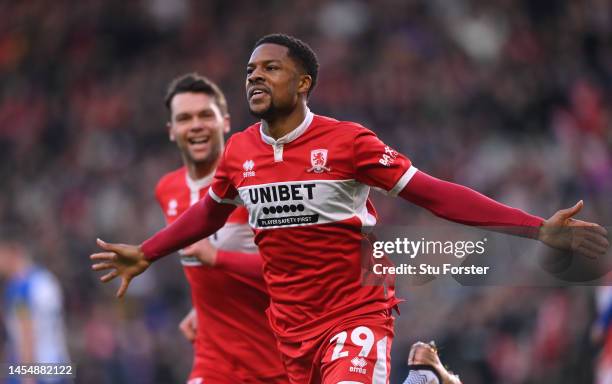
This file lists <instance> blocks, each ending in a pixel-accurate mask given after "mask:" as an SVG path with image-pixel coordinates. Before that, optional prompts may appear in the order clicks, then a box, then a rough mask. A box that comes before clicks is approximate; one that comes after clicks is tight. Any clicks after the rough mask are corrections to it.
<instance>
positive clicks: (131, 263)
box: [89, 239, 151, 297]
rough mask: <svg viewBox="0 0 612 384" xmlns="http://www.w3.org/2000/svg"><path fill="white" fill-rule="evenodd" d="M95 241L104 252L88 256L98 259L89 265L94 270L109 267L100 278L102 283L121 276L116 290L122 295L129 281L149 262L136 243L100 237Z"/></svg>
mask: <svg viewBox="0 0 612 384" xmlns="http://www.w3.org/2000/svg"><path fill="white" fill-rule="evenodd" d="M96 243H97V244H98V246H99V247H100V248H102V249H103V250H104V251H105V252H100V253H94V254H93V255H91V256H89V258H90V259H91V260H94V261H99V263H96V264H94V265H92V266H91V269H93V270H94V271H104V270H107V269H111V271H110V272H108V273H107V274H106V275H104V276H102V277H101V278H100V281H102V282H103V283H108V282H109V281H111V280H113V279H114V278H115V277H121V286H120V287H119V290H118V291H117V297H122V296H123V295H124V294H125V292H126V291H127V288H128V285H129V284H130V281H131V280H132V279H133V278H134V277H135V276H138V275H140V274H141V273H143V272H144V271H145V270H146V269H147V268H149V265H151V262H150V261H148V260H146V259H145V257H144V253H143V252H142V250H141V249H140V247H139V246H137V245H129V244H112V243H106V242H104V241H102V240H100V239H97V240H96Z"/></svg>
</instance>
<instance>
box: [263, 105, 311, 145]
mask: <svg viewBox="0 0 612 384" xmlns="http://www.w3.org/2000/svg"><path fill="white" fill-rule="evenodd" d="M313 117H314V114H313V113H312V112H310V109H309V108H308V107H306V116H305V117H304V121H302V123H301V124H300V125H298V126H297V128H295V129H294V130H293V131H291V132H289V133H287V134H286V135H285V136H283V137H281V138H280V139H278V140H276V139H274V138H273V137H272V136H268V135H267V134H266V131H267V130H268V124H266V122H265V121H262V122H261V125H260V126H259V133H260V134H261V139H262V140H263V141H264V142H265V143H267V144H270V145H280V144H287V143H290V142H292V141H293V140H295V139H297V138H298V137H300V136H302V134H303V133H304V132H305V131H306V129H308V127H309V126H310V123H312V118H313Z"/></svg>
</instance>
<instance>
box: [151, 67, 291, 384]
mask: <svg viewBox="0 0 612 384" xmlns="http://www.w3.org/2000/svg"><path fill="white" fill-rule="evenodd" d="M166 106H167V108H168V110H169V112H170V121H169V122H168V129H169V134H170V140H171V141H174V142H175V143H176V145H177V147H178V149H179V151H180V153H181V157H182V160H183V167H181V168H179V169H177V170H175V171H173V172H170V173H168V174H166V175H165V176H163V177H162V178H161V180H160V181H159V183H158V184H157V187H156V188H155V195H156V197H157V201H158V202H159V204H160V206H161V209H162V210H163V212H164V216H165V218H166V221H167V222H168V223H172V222H173V221H174V220H176V219H177V217H179V215H181V214H182V213H183V212H184V211H185V210H186V209H187V208H189V206H190V205H193V204H195V203H196V202H198V201H199V200H200V198H202V197H204V196H205V195H206V193H207V191H208V188H209V186H210V183H211V182H212V179H213V175H214V171H215V168H216V166H217V163H218V161H219V158H220V157H221V154H222V151H223V135H224V134H225V133H227V132H229V129H230V125H229V115H228V111H227V104H226V101H225V97H224V96H223V93H222V92H221V90H220V89H219V88H218V87H217V86H216V85H215V84H214V83H212V82H211V81H210V80H208V79H207V78H204V77H202V76H199V75H197V74H188V75H185V76H182V77H179V78H177V79H176V80H174V81H173V82H172V83H171V84H170V86H169V88H168V93H167V96H166ZM247 218H248V214H247V212H246V210H245V209H244V208H239V209H236V210H235V211H234V212H233V213H232V214H231V215H230V216H229V217H228V219H227V222H226V224H225V226H223V228H221V229H219V230H218V231H217V232H216V233H215V234H214V235H213V236H211V237H210V238H209V239H210V243H212V245H213V246H214V248H212V247H211V245H210V244H208V240H206V239H205V240H201V241H198V242H197V243H195V244H192V245H190V246H188V247H186V248H184V249H182V250H181V263H182V264H183V269H184V271H185V275H186V277H187V280H188V281H189V285H190V286H191V298H192V303H193V307H194V310H193V311H191V312H190V313H189V314H188V315H187V317H186V318H185V320H183V322H182V323H181V329H182V330H183V332H184V333H185V334H186V336H188V337H189V335H190V333H191V332H193V333H194V336H195V339H194V340H193V342H194V344H193V346H194V361H193V368H192V371H191V374H190V376H189V381H188V383H189V384H199V383H204V384H206V383H221V384H222V383H228V384H230V383H231V384H235V383H286V382H287V379H286V375H285V373H284V367H283V365H282V363H281V361H280V355H279V352H278V349H277V348H276V342H275V339H274V336H273V335H272V332H271V330H270V328H269V326H268V321H267V319H266V316H265V310H266V308H267V307H268V305H269V301H270V300H269V296H268V294H267V291H266V289H265V285H264V282H263V279H262V278H261V258H260V256H259V255H258V254H257V247H256V246H255V243H254V242H253V232H252V230H251V229H250V228H249V226H248V224H247ZM214 249H217V252H216V257H215V259H217V260H215V261H217V262H216V265H215V268H211V267H208V266H206V265H203V263H202V261H201V260H200V259H205V260H207V261H208V262H207V264H214V261H213V260H211V256H215V252H211V251H213V250H214ZM228 254H232V255H229V260H230V261H231V260H232V257H234V258H236V257H239V258H240V257H241V258H242V260H245V259H248V258H251V259H256V260H257V259H258V260H259V263H258V264H257V263H256V264H255V268H259V271H255V272H256V273H255V274H254V276H246V275H244V274H240V273H236V272H241V271H240V270H238V271H236V269H235V268H231V267H232V265H225V264H223V260H228ZM243 267H244V265H243ZM255 268H254V269H255ZM257 272H258V273H257ZM196 324H197V326H196Z"/></svg>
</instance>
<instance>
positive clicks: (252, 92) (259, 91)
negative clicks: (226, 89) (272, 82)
mask: <svg viewBox="0 0 612 384" xmlns="http://www.w3.org/2000/svg"><path fill="white" fill-rule="evenodd" d="M267 94H270V92H269V91H268V90H267V89H265V88H261V87H258V88H251V89H249V100H251V99H260V98H262V97H264V95H267Z"/></svg>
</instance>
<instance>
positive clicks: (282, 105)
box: [246, 44, 310, 120]
mask: <svg viewBox="0 0 612 384" xmlns="http://www.w3.org/2000/svg"><path fill="white" fill-rule="evenodd" d="M288 53H289V49H288V48H287V47H284V46H282V45H278V44H262V45H260V46H258V47H257V48H255V50H254V51H253V53H252V54H251V58H250V59H249V63H248V65H247V77H246V96H247V101H248V103H249V110H250V111H251V113H252V114H253V115H254V116H256V117H259V118H262V119H265V120H269V119H273V118H274V117H276V116H278V115H279V114H287V113H290V112H291V111H292V110H293V109H294V108H295V106H296V105H297V103H298V100H299V96H300V95H304V97H305V96H306V93H307V92H308V88H309V87H310V76H307V75H305V74H304V71H303V70H302V69H301V68H300V66H299V65H298V64H297V63H296V61H295V60H293V59H292V58H291V57H290V56H289V55H288Z"/></svg>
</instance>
